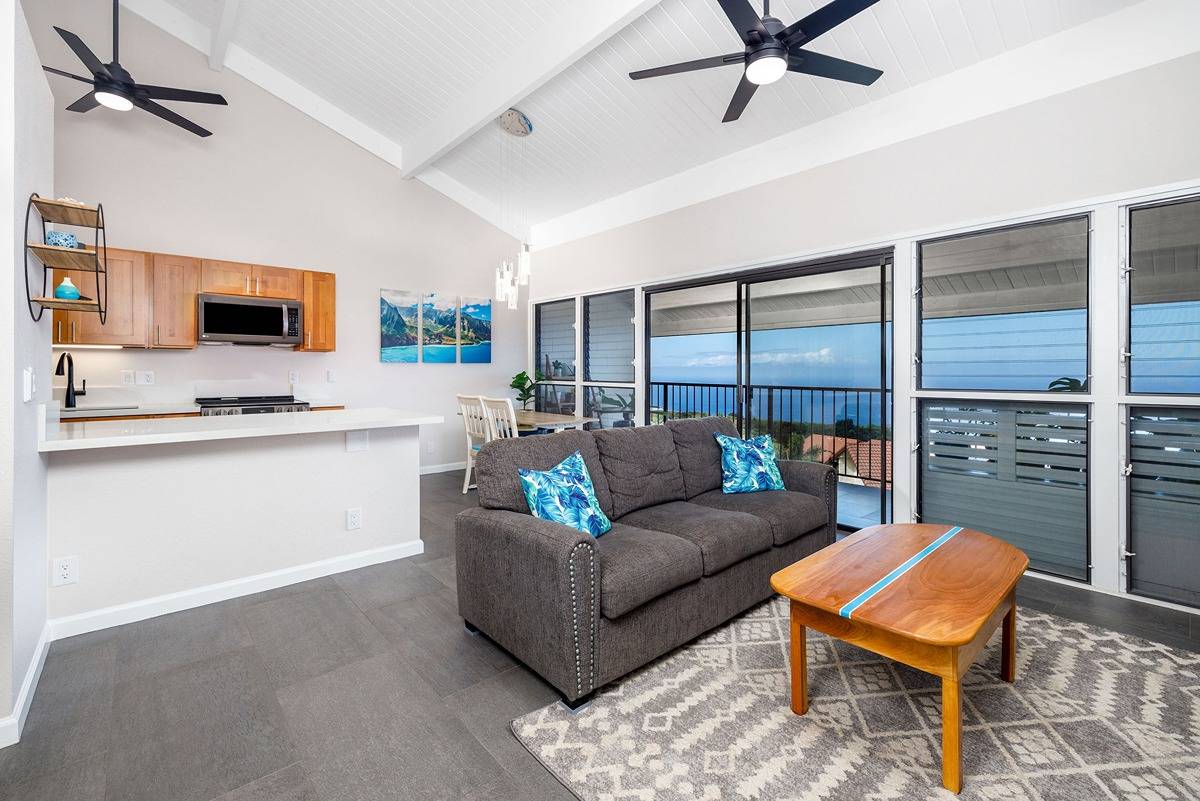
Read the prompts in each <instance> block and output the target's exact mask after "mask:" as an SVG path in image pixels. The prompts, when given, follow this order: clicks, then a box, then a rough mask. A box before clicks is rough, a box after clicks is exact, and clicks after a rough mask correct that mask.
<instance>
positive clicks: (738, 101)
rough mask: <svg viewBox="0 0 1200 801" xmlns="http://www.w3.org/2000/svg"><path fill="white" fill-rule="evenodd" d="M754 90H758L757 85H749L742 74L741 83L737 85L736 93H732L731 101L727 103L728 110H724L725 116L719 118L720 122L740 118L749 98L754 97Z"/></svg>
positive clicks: (748, 81)
mask: <svg viewBox="0 0 1200 801" xmlns="http://www.w3.org/2000/svg"><path fill="white" fill-rule="evenodd" d="M756 89H758V84H756V83H751V82H750V80H749V79H747V78H746V75H745V73H743V74H742V82H741V83H739V84H738V88H737V91H735V92H734V93H733V99H732V100H730V101H729V108H727V109H725V116H724V117H722V118H721V122H733V121H734V120H736V119H738V118H739V117H741V116H742V112H743V111H745V110H746V105H747V104H748V103H749V102H750V98H752V97H754V91H755V90H756Z"/></svg>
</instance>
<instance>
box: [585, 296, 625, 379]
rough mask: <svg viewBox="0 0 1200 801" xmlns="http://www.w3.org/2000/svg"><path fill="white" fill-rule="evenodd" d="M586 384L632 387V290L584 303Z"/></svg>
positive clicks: (591, 299) (586, 300)
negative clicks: (625, 385)
mask: <svg viewBox="0 0 1200 801" xmlns="http://www.w3.org/2000/svg"><path fill="white" fill-rule="evenodd" d="M583 325H584V340H583V341H584V349H583V356H584V370H583V378H584V380H585V381H616V382H619V383H627V384H632V383H633V381H634V375H633V355H634V350H633V345H634V331H633V290H629V291H627V292H613V293H612V294H608V295H596V296H594V297H590V298H584V299H583Z"/></svg>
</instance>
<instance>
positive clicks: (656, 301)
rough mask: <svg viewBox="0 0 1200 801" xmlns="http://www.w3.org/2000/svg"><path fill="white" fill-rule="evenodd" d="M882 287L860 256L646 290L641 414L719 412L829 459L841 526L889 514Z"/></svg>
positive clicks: (886, 314)
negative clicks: (644, 390)
mask: <svg viewBox="0 0 1200 801" xmlns="http://www.w3.org/2000/svg"><path fill="white" fill-rule="evenodd" d="M890 286H891V257H890V254H872V255H869V256H864V257H856V258H854V259H847V260H840V261H836V262H825V263H820V264H806V265H799V266H795V267H790V268H786V269H772V270H770V271H763V272H758V273H751V274H746V275H743V276H740V277H738V278H736V279H731V280H727V281H713V282H709V283H705V284H702V285H698V286H695V285H693V286H682V287H680V286H676V287H664V288H661V289H651V290H648V291H647V295H646V319H647V322H648V326H647V334H648V336H647V343H646V345H647V354H648V358H647V367H648V373H649V374H648V376H647V387H648V390H649V391H648V393H647V401H648V406H649V408H648V410H647V419H648V420H650V422H661V421H662V420H664V419H671V418H677V417H701V416H706V415H721V416H727V417H730V418H731V419H733V420H735V421H736V422H737V424H738V427H739V429H740V430H741V431H742V433H743V435H745V436H757V435H760V434H768V435H770V436H771V438H772V439H773V440H774V442H775V447H776V451H777V452H778V453H779V455H780V457H781V458H784V459H807V460H813V461H820V462H824V463H826V464H829V465H832V466H833V467H834V468H835V469H836V470H837V474H838V522H839V524H840V525H841V526H842V527H843V528H847V529H858V528H862V527H864V526H870V525H876V524H878V523H880V522H886V521H890V519H891V475H892V452H891V441H892V437H891V417H892V415H891V394H890V390H891V372H892V369H891V311H890V310H891V297H890Z"/></svg>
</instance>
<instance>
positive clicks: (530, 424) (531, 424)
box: [516, 409, 600, 431]
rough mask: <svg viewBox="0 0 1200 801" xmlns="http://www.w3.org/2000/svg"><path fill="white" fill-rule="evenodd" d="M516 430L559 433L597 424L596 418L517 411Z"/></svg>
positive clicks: (525, 410)
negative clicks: (565, 429)
mask: <svg viewBox="0 0 1200 801" xmlns="http://www.w3.org/2000/svg"><path fill="white" fill-rule="evenodd" d="M516 412H517V429H518V430H520V431H537V430H539V429H548V430H552V431H561V430H563V429H564V428H583V427H584V425H586V424H587V423H598V422H600V418H598V417H586V416H582V415H574V414H553V413H551V412H535V411H530V410H528V409H517V410H516Z"/></svg>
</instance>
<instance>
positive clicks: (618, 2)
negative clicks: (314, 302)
mask: <svg viewBox="0 0 1200 801" xmlns="http://www.w3.org/2000/svg"><path fill="white" fill-rule="evenodd" d="M658 2H659V0H604V2H576V3H569V4H564V5H565V6H566V8H564V9H563V11H562V13H561V14H560V16H559V17H558V18H556V19H554V20H553V21H552V23H551V24H550V25H549V26H548V27H546V28H543V29H539V30H534V31H531V32H530V35H529V39H528V46H527V47H525V48H516V49H515V50H514V52H513V53H512V54H511V55H510V56H509V58H508V59H507V61H506V63H502V64H500V65H498V66H496V67H495V68H494V69H492V70H490V71H489V73H488V75H487V76H486V77H485V78H484V79H483V80H481V81H479V82H478V83H477V84H475V85H474V86H473V87H472V88H471V89H470V90H469V91H468V92H467V93H466V94H464V95H463V96H462V97H458V98H455V100H454V102H453V103H452V104H451V105H450V108H449V109H447V110H446V111H445V112H443V113H442V114H440V115H438V116H437V117H436V118H435V119H433V120H432V121H431V122H430V123H429V124H428V125H426V126H425V127H424V128H423V129H422V130H421V131H420V132H419V133H418V134H417V135H416V136H414V137H412V139H411V140H410V141H407V142H405V143H404V165H403V166H402V167H401V169H400V172H401V174H402V175H403V176H404V177H406V178H409V177H412V176H414V175H416V174H417V173H418V172H420V171H421V170H423V169H425V168H426V167H428V166H430V165H431V164H433V163H434V162H435V161H437V160H438V159H439V158H441V157H442V156H443V155H445V154H446V153H447V152H449V151H450V150H451V149H453V148H454V147H456V146H457V145H459V144H460V143H461V142H462V141H463V140H465V139H466V138H467V137H469V136H471V135H472V134H474V133H475V132H476V131H478V130H480V129H481V128H483V127H484V126H485V125H487V124H488V123H490V122H491V121H492V120H494V119H495V118H496V117H497V116H499V114H500V113H501V112H502V111H504V110H505V109H507V108H509V107H510V106H512V105H514V104H515V103H517V102H518V101H519V100H521V99H522V98H524V97H527V96H528V95H529V94H530V93H532V92H534V91H535V90H537V89H538V88H539V87H541V86H542V85H543V84H545V83H546V82H547V81H549V80H550V79H551V78H553V77H554V76H556V75H558V74H559V73H560V72H562V71H563V70H565V69H566V68H567V67H569V66H571V65H572V64H574V63H575V62H576V61H577V60H578V59H579V58H580V57H582V56H583V55H585V54H587V53H589V52H591V51H592V50H593V49H594V48H595V47H596V46H597V45H598V44H600V43H601V42H603V41H604V40H605V39H608V38H609V37H610V36H612V35H613V34H614V33H616V32H617V31H619V30H621V29H622V28H624V27H625V26H626V25H628V24H629V23H631V22H633V21H634V20H635V19H637V18H638V17H640V16H642V15H643V14H645V13H646V12H647V11H649V10H650V9H651V8H653V7H654V6H656V5H658ZM534 125H535V126H536V125H537V120H534Z"/></svg>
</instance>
